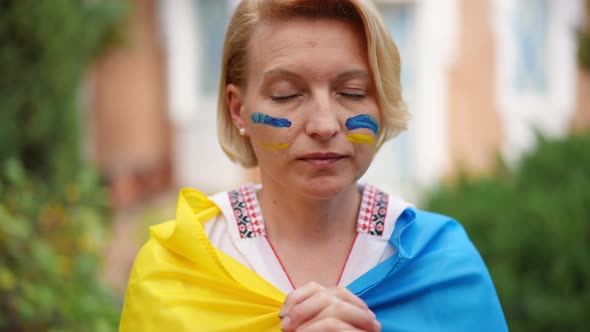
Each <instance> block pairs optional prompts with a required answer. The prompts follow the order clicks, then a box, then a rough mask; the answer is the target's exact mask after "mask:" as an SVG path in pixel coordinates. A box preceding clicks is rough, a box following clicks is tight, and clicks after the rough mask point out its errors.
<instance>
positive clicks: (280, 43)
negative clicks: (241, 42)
mask: <svg viewBox="0 0 590 332" xmlns="http://www.w3.org/2000/svg"><path fill="white" fill-rule="evenodd" d="M342 65H345V66H347V67H348V68H341V69H342V70H346V71H350V70H365V71H367V72H368V70H369V69H368V61H367V48H366V42H365V36H364V33H363V32H362V28H361V27H359V26H358V25H356V24H354V23H351V22H348V21H345V20H338V19H313V20H312V19H306V18H290V19H286V20H283V21H273V22H270V23H260V24H258V25H257V27H256V29H255V30H254V33H253V34H252V37H251V39H250V42H249V45H248V72H249V73H250V74H253V75H256V74H263V73H264V72H268V71H272V70H277V69H285V67H287V68H289V69H293V68H295V69H301V70H304V71H305V70H311V71H314V70H315V71H317V70H318V69H321V71H322V72H327V71H329V70H335V71H338V70H339V66H340V67H341V66H342ZM335 74H337V73H335Z"/></svg>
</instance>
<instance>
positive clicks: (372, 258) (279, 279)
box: [205, 184, 411, 294]
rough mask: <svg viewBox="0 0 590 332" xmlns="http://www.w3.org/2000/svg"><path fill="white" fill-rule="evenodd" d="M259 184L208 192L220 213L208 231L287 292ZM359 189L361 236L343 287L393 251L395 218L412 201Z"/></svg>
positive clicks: (218, 243)
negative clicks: (268, 233)
mask: <svg viewBox="0 0 590 332" xmlns="http://www.w3.org/2000/svg"><path fill="white" fill-rule="evenodd" d="M260 188H261V186H259V185H258V186H254V185H251V184H249V185H245V186H242V187H240V188H238V189H236V190H233V191H229V192H222V193H219V194H217V195H215V196H213V197H210V199H211V200H212V201H213V202H215V204H217V205H218V206H219V208H220V209H221V213H220V214H218V215H217V216H216V217H215V218H214V219H212V220H211V221H209V222H207V223H206V224H205V232H206V233H207V235H208V237H209V240H210V241H211V243H212V244H213V246H215V247H216V248H218V249H219V250H221V251H223V252H225V253H226V254H228V255H229V256H231V257H232V258H234V259H236V260H237V261H239V262H240V263H242V264H244V265H245V266H247V267H248V268H250V269H252V270H253V271H254V272H256V273H258V274H259V275H260V276H262V277H263V278H264V279H266V280H267V281H268V282H270V283H271V284H273V285H274V286H275V287H277V288H278V289H280V290H281V291H283V292H284V293H286V294H288V293H290V292H291V291H292V290H293V289H294V286H293V283H292V282H291V280H290V278H289V275H288V274H287V271H285V269H284V267H283V265H282V263H281V261H280V258H279V257H278V256H277V254H276V252H275V250H274V248H273V246H272V244H271V242H270V241H269V240H268V238H267V236H266V231H265V228H264V219H263V216H262V212H261V211H260V205H259V204H258V199H257V196H256V192H257V191H258V190H260ZM361 189H362V200H361V208H360V210H359V215H358V219H357V236H356V238H355V240H354V242H353V245H352V248H351V250H350V252H349V255H348V258H347V260H346V263H345V264H344V268H343V270H342V272H341V275H340V279H339V281H338V284H339V285H343V286H346V285H348V284H350V283H351V282H352V281H354V280H355V279H356V278H358V277H360V276H361V275H363V274H364V273H366V272H367V271H369V270H370V269H372V268H373V267H375V266H376V265H377V264H379V263H381V262H383V261H384V260H385V259H387V258H389V257H391V256H392V255H393V254H394V253H395V248H394V247H392V246H391V245H390V244H389V238H390V237H391V235H392V234H393V230H394V228H395V223H396V220H397V219H398V218H399V216H400V215H401V214H402V212H403V211H404V210H405V209H406V208H408V207H410V206H411V204H409V203H407V202H405V201H403V200H401V199H396V198H393V197H390V196H389V195H388V194H386V193H385V192H383V191H380V190H379V189H377V188H376V187H374V186H372V185H364V186H361Z"/></svg>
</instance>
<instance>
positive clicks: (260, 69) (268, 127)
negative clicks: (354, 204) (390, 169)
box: [227, 18, 381, 198]
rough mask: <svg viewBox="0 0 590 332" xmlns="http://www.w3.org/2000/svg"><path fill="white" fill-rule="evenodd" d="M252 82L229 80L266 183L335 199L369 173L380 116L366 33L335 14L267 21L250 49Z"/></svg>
mask: <svg viewBox="0 0 590 332" xmlns="http://www.w3.org/2000/svg"><path fill="white" fill-rule="evenodd" d="M248 52H249V53H248V76H247V87H246V88H245V89H240V88H238V87H236V86H233V85H228V89H227V91H228V92H227V97H228V101H229V105H230V110H231V113H232V118H233V120H234V122H235V124H236V126H238V127H239V128H245V129H246V135H247V136H248V137H249V139H250V141H251V143H252V147H253V149H254V152H255V154H256V156H257V158H258V162H259V166H260V172H261V180H262V183H263V185H264V186H266V185H269V184H277V185H279V186H281V187H284V189H286V190H291V191H296V192H298V193H300V194H303V195H305V196H308V197H314V198H330V197H334V196H335V195H337V194H338V193H340V192H342V191H343V190H345V189H350V187H351V186H352V185H355V184H356V181H357V180H358V179H359V178H360V177H361V176H362V175H363V174H364V173H365V171H366V170H367V168H368V167H369V165H370V163H371V160H372V158H373V156H374V154H375V141H376V137H377V132H378V130H379V124H380V121H381V119H380V113H379V107H378V103H377V98H376V95H375V87H374V83H373V78H372V76H371V73H370V70H369V64H368V61H367V57H366V46H365V41H364V36H363V34H362V32H361V31H360V30H359V29H358V28H356V27H355V26H354V25H352V24H350V23H347V22H343V21H338V20H331V19H319V20H306V19H302V18H294V19H290V20H285V21H283V22H278V23H273V24H260V25H259V26H258V27H257V28H256V30H255V33H254V35H253V36H252V39H251V40H250V44H249V49H248Z"/></svg>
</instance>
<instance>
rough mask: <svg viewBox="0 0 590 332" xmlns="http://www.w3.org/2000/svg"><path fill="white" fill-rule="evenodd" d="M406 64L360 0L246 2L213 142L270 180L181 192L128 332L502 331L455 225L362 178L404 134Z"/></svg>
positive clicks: (148, 251)
mask: <svg viewBox="0 0 590 332" xmlns="http://www.w3.org/2000/svg"><path fill="white" fill-rule="evenodd" d="M399 63H400V62H399V54H398V51H397V48H396V46H395V44H394V42H393V41H392V39H391V37H390V36H389V35H388V33H387V30H386V29H385V28H384V25H383V23H382V22H381V20H380V19H379V16H378V14H377V11H376V9H375V8H374V7H373V6H372V5H371V4H370V3H368V2H366V1H362V0H349V1H344V0H340V1H336V0H322V1H318V0H315V1H314V0H244V1H242V2H241V3H240V5H239V6H238V8H237V9H236V12H235V14H234V16H233V17H232V20H231V22H230V25H229V29H228V32H227V35H226V40H225V47H224V58H223V68H222V75H221V84H220V96H219V109H218V120H219V121H218V126H219V139H220V143H221V146H222V147H223V149H224V151H225V152H226V153H227V155H228V156H229V157H230V158H231V159H232V160H234V161H236V162H239V163H241V164H242V165H244V166H245V167H252V166H256V165H258V166H259V169H260V179H261V185H259V186H252V185H248V186H244V187H241V188H239V189H237V190H234V191H230V192H227V193H220V194H218V195H215V196H213V197H210V198H207V197H205V196H203V195H202V194H200V193H198V192H196V191H194V190H188V189H185V190H183V191H182V192H181V195H180V199H179V205H178V212H177V216H176V220H174V221H170V222H168V223H164V224H161V225H158V226H155V227H153V228H152V229H151V233H152V237H151V239H150V240H149V242H148V243H147V244H146V245H145V246H144V248H143V249H142V251H141V252H140V254H139V255H138V258H137V260H136V262H135V265H134V268H133V272H132V274H131V277H130V281H129V287H128V291H127V295H126V299H125V307H124V310H123V316H122V321H121V331H159V330H166V331H168V330H170V331H259V330H279V329H282V330H283V331H295V330H296V331H380V330H383V331H433V330H438V331H473V330H478V331H482V330H489V331H502V330H507V328H506V324H505V321H504V318H503V314H502V311H501V308H500V305H499V302H498V299H497V296H496V293H495V290H494V287H493V284H492V282H491V279H490V277H489V275H488V273H487V270H486V268H485V265H484V264H483V262H482V260H481V258H480V256H479V254H478V253H477V251H476V250H475V248H474V247H473V246H472V244H471V243H470V241H469V240H468V238H467V236H466V235H465V233H464V231H463V230H462V228H461V227H460V226H459V224H458V223H456V222H455V221H453V220H452V219H450V218H447V217H444V216H440V215H435V214H431V213H427V212H424V211H419V210H416V209H414V208H412V207H411V206H410V205H409V204H408V203H405V202H403V201H401V200H398V199H395V198H393V197H389V196H388V195H387V194H385V193H383V192H382V191H380V190H379V189H377V188H376V187H374V186H371V185H361V184H359V183H357V181H358V180H359V178H360V177H361V176H362V175H363V174H364V173H365V171H366V170H367V168H368V167H369V165H370V163H371V161H372V159H373V156H374V155H375V153H376V151H377V149H378V148H379V147H380V146H381V144H382V143H383V142H384V141H386V140H387V139H389V138H391V137H394V136H395V135H397V134H398V133H399V132H400V131H402V130H404V129H405V128H406V122H407V119H408V114H407V112H406V110H405V108H404V103H403V101H402V98H401V87H400V65H399ZM287 294H288V295H287Z"/></svg>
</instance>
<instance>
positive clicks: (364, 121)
mask: <svg viewBox="0 0 590 332" xmlns="http://www.w3.org/2000/svg"><path fill="white" fill-rule="evenodd" d="M346 128H348V130H353V129H360V128H366V129H370V130H372V131H373V132H374V133H375V135H377V132H378V131H379V124H377V120H375V118H373V117H372V116H370V115H369V114H360V115H357V116H353V117H352V118H348V120H346Z"/></svg>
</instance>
